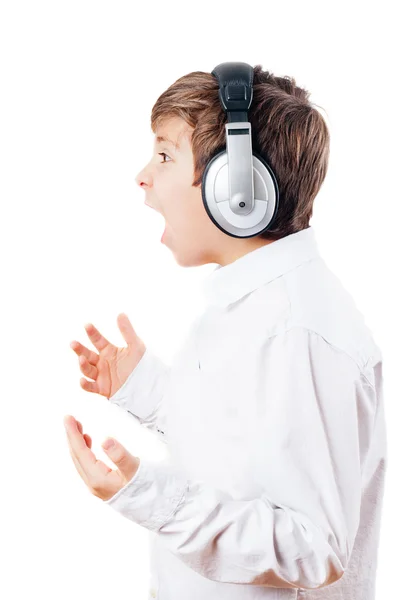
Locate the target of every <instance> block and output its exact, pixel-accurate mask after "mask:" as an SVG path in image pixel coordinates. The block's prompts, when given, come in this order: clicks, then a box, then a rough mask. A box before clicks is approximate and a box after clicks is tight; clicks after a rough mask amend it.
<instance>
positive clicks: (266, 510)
mask: <svg viewBox="0 0 399 600" xmlns="http://www.w3.org/2000/svg"><path fill="white" fill-rule="evenodd" d="M260 360H261V365H262V368H261V369H260V372H261V373H262V374H261V375H260V379H259V385H260V386H261V390H262V397H263V398H264V400H265V410H264V411H263V412H262V411H261V413H262V414H263V415H264V417H263V419H264V422H262V423H261V427H258V425H257V426H256V427H254V432H258V438H257V439H256V440H255V444H256V445H255V447H256V448H257V449H258V450H259V452H258V455H257V460H258V461H261V463H262V465H263V464H264V476H263V480H262V487H261V489H262V493H259V496H258V497H256V498H253V499H250V500H237V499H234V498H233V497H232V496H231V495H230V494H229V493H226V492H224V491H222V490H220V489H217V488H216V487H214V486H212V485H210V484H208V483H207V482H205V481H199V480H192V479H191V480H190V479H187V478H186V477H184V476H183V474H182V473H181V472H180V471H179V470H178V469H177V467H175V466H174V465H169V464H163V463H162V462H161V463H154V462H152V461H148V460H145V459H141V462H140V467H139V469H138V471H137V472H136V474H135V476H134V478H133V479H132V480H131V481H129V482H128V483H127V484H126V485H125V487H124V488H122V489H121V490H119V491H118V492H117V494H115V495H114V496H113V497H112V498H110V499H109V500H108V501H107V502H106V504H108V505H109V506H111V507H112V508H114V509H115V510H116V511H118V512H119V513H120V514H121V515H123V516H125V517H126V518H128V519H130V520H132V521H134V522H136V523H138V524H140V525H142V526H144V527H146V528H148V529H151V530H153V531H156V532H157V534H158V535H159V536H160V543H161V544H163V546H164V547H165V548H167V549H168V550H169V551H170V552H172V553H173V554H174V555H175V556H176V557H178V558H179V559H180V560H182V561H183V562H184V563H185V564H186V565H187V566H188V567H189V568H191V569H193V570H195V571H196V572H198V573H199V574H201V575H202V576H203V577H206V578H208V579H212V580H215V581H219V582H226V583H237V584H248V585H263V586H270V587H281V588H298V587H301V588H306V589H315V588H320V587H324V586H327V585H329V584H331V583H333V582H335V581H337V580H338V579H340V578H341V577H342V575H343V574H344V572H345V569H346V567H347V566H348V562H349V559H350V555H351V551H352V548H353V545H354V540H355V537H356V533H357V530H358V526H359V520H360V503H361V490H362V477H361V472H362V462H363V459H364V456H365V455H366V454H367V446H368V443H369V438H368V435H369V432H371V431H372V424H373V419H374V413H375V390H374V389H373V387H372V386H371V385H370V384H369V382H368V381H367V379H366V378H363V377H362V375H361V372H360V369H359V367H358V366H357V364H356V363H355V361H354V360H353V359H352V358H351V357H350V356H349V355H347V354H346V353H345V352H343V351H342V350H340V349H337V348H335V347H334V346H332V345H330V344H329V343H328V342H327V341H326V340H325V339H324V338H323V337H321V336H320V335H319V334H316V333H315V332H313V331H309V330H307V329H305V328H298V327H297V328H292V329H290V330H288V331H286V332H284V333H281V334H278V335H276V336H273V337H272V338H269V339H268V340H266V341H265V344H264V346H263V348H262V353H261V357H260ZM245 401H246V399H245V398H243V402H245ZM360 415H362V423H361V424H360V422H359V416H360ZM259 418H260V417H259V414H257V419H259ZM261 432H262V433H261ZM205 443H206V442H205ZM261 472H262V471H261Z"/></svg>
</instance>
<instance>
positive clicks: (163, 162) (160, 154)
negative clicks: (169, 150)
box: [158, 152, 172, 165]
mask: <svg viewBox="0 0 399 600" xmlns="http://www.w3.org/2000/svg"><path fill="white" fill-rule="evenodd" d="M158 154H159V156H167V157H168V158H170V156H168V155H167V154H166V153H165V152H158ZM171 160H172V159H171ZM167 162H169V161H167V160H163V161H162V162H161V165H164V164H165V163H167Z"/></svg>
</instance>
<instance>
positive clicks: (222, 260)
mask: <svg viewBox="0 0 399 600" xmlns="http://www.w3.org/2000/svg"><path fill="white" fill-rule="evenodd" d="M274 241H275V240H264V239H262V238H259V237H256V236H255V237H253V238H247V239H238V238H234V239H233V238H232V243H231V244H229V245H228V246H227V247H226V248H225V249H222V251H221V252H219V253H218V255H217V257H216V258H215V260H214V261H213V262H216V263H218V264H219V265H220V266H221V267H224V266H225V265H228V264H230V263H232V262H234V261H235V260H237V259H238V258H241V256H244V255H245V254H248V252H252V251H253V250H256V248H260V247H261V246H267V245H268V244H272V243H273V242H274Z"/></svg>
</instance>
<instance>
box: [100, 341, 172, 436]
mask: <svg viewBox="0 0 399 600" xmlns="http://www.w3.org/2000/svg"><path fill="white" fill-rule="evenodd" d="M170 370H171V367H170V366H169V365H166V364H165V363H164V362H163V361H162V360H161V359H160V358H159V357H158V356H157V355H156V354H154V353H153V352H152V350H151V349H150V348H148V347H146V350H145V352H144V354H143V356H142V357H141V359H140V361H139V362H138V363H137V365H136V367H135V368H134V369H133V371H132V372H131V373H130V375H129V377H128V378H127V379H126V381H125V383H124V384H123V385H122V386H121V387H120V388H119V390H117V391H116V392H115V394H114V395H113V396H111V397H110V398H108V400H109V401H110V402H111V403H112V404H116V405H117V406H119V407H120V408H122V409H124V410H126V411H127V412H128V413H129V414H130V415H131V416H132V417H133V418H134V419H135V420H136V421H138V422H139V423H140V425H143V427H146V428H147V429H148V430H149V431H151V433H153V434H154V435H155V436H156V437H157V438H158V439H160V440H162V441H163V442H164V443H167V427H166V410H165V407H164V405H163V402H162V400H163V398H164V396H165V391H166V387H167V384H168V381H169V376H170Z"/></svg>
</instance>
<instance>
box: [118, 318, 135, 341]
mask: <svg viewBox="0 0 399 600" xmlns="http://www.w3.org/2000/svg"><path fill="white" fill-rule="evenodd" d="M117 323H118V327H119V329H120V332H121V334H122V335H123V338H124V340H125V342H126V343H127V345H128V346H129V345H131V344H136V343H137V340H138V335H137V333H136V332H135V330H134V328H133V325H132V324H131V322H130V321H129V317H128V316H127V314H126V313H120V314H119V315H118V316H117Z"/></svg>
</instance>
